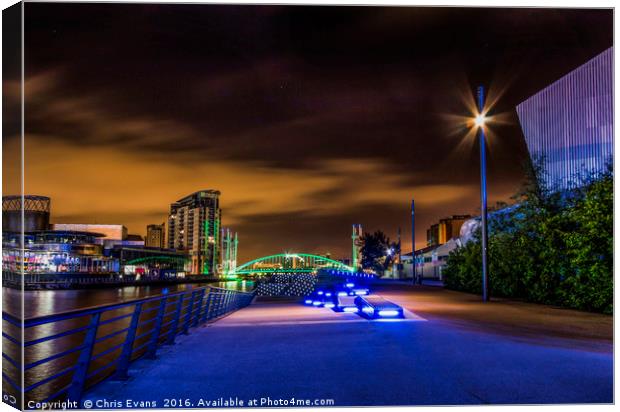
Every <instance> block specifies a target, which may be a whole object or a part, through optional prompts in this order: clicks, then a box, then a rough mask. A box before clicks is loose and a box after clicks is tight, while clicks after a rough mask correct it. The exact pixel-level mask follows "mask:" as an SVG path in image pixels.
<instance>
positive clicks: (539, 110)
mask: <svg viewBox="0 0 620 412" xmlns="http://www.w3.org/2000/svg"><path fill="white" fill-rule="evenodd" d="M613 54H614V51H613V47H611V48H609V49H607V50H605V51H604V52H603V53H601V54H599V55H598V56H596V57H594V58H593V59H591V60H590V61H588V62H586V63H585V64H583V65H582V66H580V67H578V68H576V69H575V70H573V71H571V72H570V73H568V74H566V75H565V76H564V77H562V78H561V79H559V80H557V81H556V82H554V83H552V84H551V85H549V86H547V87H546V88H544V89H543V90H541V91H540V92H538V93H536V94H535V95H533V96H531V97H530V98H528V99H527V100H525V101H524V102H522V103H521V104H519V105H518V106H517V114H518V116H519V122H520V123H521V128H522V129H523V135H524V136H525V141H526V143H527V148H528V151H529V153H530V156H531V157H532V158H534V159H541V160H542V161H543V166H544V169H545V176H538V177H539V179H540V181H542V182H543V183H544V184H545V185H546V187H547V188H548V189H550V190H552V191H562V190H567V189H572V188H574V187H575V186H576V185H578V183H579V179H576V175H577V174H594V175H596V174H598V173H600V172H602V171H604V170H605V168H606V165H607V164H608V162H611V161H612V159H613V138H614V130H613V129H614V125H613V114H614V112H613V60H614V58H613Z"/></svg>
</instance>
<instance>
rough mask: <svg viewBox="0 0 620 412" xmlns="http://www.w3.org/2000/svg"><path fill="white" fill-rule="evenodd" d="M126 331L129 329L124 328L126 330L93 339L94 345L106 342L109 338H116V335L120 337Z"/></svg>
mask: <svg viewBox="0 0 620 412" xmlns="http://www.w3.org/2000/svg"><path fill="white" fill-rule="evenodd" d="M128 330H129V327H126V328H123V329H121V330H117V331H116V332H112V333H109V334H107V335H105V336H102V337H100V338H97V339H95V343H100V342H103V341H104V340H108V339H110V338H113V337H115V336H118V335H120V334H121V333H123V332H127V331H128Z"/></svg>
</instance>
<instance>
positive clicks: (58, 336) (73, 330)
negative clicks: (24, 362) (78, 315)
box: [24, 326, 88, 347]
mask: <svg viewBox="0 0 620 412" xmlns="http://www.w3.org/2000/svg"><path fill="white" fill-rule="evenodd" d="M86 329H88V326H82V327H80V328H76V329H71V330H68V331H65V332H61V333H57V334H55V335H49V336H46V337H44V338H39V339H35V340H30V341H28V342H26V343H24V347H28V346H32V345H36V344H37V343H42V342H45V341H48V340H52V339H57V338H62V337H64V336H68V335H73V334H74V333H78V332H83V331H85V330H86Z"/></svg>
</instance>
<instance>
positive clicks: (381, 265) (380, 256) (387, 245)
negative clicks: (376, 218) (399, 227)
mask: <svg viewBox="0 0 620 412" xmlns="http://www.w3.org/2000/svg"><path fill="white" fill-rule="evenodd" d="M362 242H363V245H362V249H361V252H362V268H364V269H372V270H374V271H375V272H377V273H379V274H382V273H383V271H385V270H386V269H387V268H388V267H389V266H390V265H391V264H392V262H393V261H394V258H395V256H396V255H398V243H394V242H390V238H389V237H387V236H386V235H385V233H383V232H382V231H380V230H377V231H376V232H375V233H372V234H371V233H364V235H363V236H362Z"/></svg>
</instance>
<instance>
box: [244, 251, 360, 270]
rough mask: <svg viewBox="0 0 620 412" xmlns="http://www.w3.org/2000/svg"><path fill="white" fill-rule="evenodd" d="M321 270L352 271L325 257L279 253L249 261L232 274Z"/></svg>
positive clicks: (340, 263)
mask: <svg viewBox="0 0 620 412" xmlns="http://www.w3.org/2000/svg"><path fill="white" fill-rule="evenodd" d="M321 268H329V269H336V270H342V271H348V272H353V271H354V270H353V268H352V267H351V266H348V265H345V264H344V263H342V262H338V261H337V260H333V259H330V258H328V257H325V256H319V255H312V254H309V253H280V254H276V255H270V256H263V257H260V258H257V259H254V260H250V261H249V262H246V263H244V264H242V265H240V266H237V268H236V269H235V271H234V274H235V275H244V274H251V273H255V274H261V273H264V274H274V273H312V272H315V271H317V270H318V269H321Z"/></svg>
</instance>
